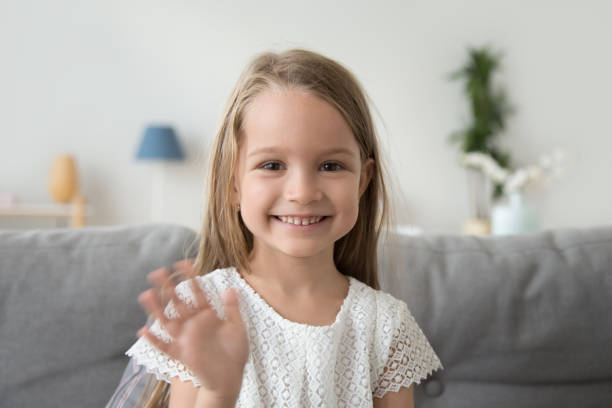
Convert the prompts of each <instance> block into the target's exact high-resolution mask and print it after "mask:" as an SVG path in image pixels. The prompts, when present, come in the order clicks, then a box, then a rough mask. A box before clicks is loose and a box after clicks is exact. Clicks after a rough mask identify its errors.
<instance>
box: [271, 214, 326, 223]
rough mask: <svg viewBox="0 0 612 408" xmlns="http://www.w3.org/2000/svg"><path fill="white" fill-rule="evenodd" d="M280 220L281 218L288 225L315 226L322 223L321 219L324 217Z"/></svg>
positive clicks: (282, 217)
mask: <svg viewBox="0 0 612 408" xmlns="http://www.w3.org/2000/svg"><path fill="white" fill-rule="evenodd" d="M278 218H280V220H281V221H282V222H286V223H289V224H293V225H310V224H315V223H317V222H319V221H321V218H323V217H310V218H300V217H285V216H280V217H278Z"/></svg>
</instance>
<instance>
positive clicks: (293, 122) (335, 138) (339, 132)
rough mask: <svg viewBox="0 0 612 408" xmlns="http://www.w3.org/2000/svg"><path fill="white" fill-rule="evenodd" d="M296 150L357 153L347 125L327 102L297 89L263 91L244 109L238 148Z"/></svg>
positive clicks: (246, 151) (356, 145)
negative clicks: (338, 150)
mask: <svg viewBox="0 0 612 408" xmlns="http://www.w3.org/2000/svg"><path fill="white" fill-rule="evenodd" d="M264 148H267V149H272V148H274V149H276V150H295V151H297V152H301V153H302V154H309V153H317V152H322V151H328V150H331V149H339V148H344V149H345V150H348V151H350V152H352V153H353V154H355V155H357V156H359V145H358V144H357V141H356V140H355V137H354V135H353V132H352V131H351V128H350V126H349V124H348V123H347V122H346V120H345V119H344V117H343V116H342V114H341V113H340V112H339V111H338V110H337V109H336V108H335V107H334V106H332V105H331V104H330V103H328V102H327V101H325V100H323V99H322V98H320V97H319V96H317V95H314V94H312V93H308V92H304V91H301V90H297V89H289V90H287V89H283V90H266V91H264V92H262V93H261V94H259V95H258V96H257V97H255V98H254V99H253V101H251V103H250V105H249V106H248V107H247V108H246V110H245V115H244V121H243V126H242V135H241V149H244V150H245V153H246V154H247V155H248V154H249V153H250V152H253V151H255V150H261V149H264Z"/></svg>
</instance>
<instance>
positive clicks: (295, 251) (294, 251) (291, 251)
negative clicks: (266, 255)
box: [278, 245, 325, 258]
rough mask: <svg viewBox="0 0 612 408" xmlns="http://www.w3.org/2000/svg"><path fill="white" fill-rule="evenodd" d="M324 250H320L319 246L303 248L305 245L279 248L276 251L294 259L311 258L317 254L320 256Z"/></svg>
mask: <svg viewBox="0 0 612 408" xmlns="http://www.w3.org/2000/svg"><path fill="white" fill-rule="evenodd" d="M324 249H325V248H322V247H321V246H318V245H317V246H314V245H313V246H310V245H308V246H305V245H300V246H287V247H281V248H278V250H279V251H280V252H282V253H283V254H285V255H288V256H292V257H294V258H310V257H312V256H316V255H318V254H320V253H321V252H322V251H323V250H324Z"/></svg>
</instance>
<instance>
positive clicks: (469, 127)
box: [449, 46, 514, 235]
mask: <svg viewBox="0 0 612 408" xmlns="http://www.w3.org/2000/svg"><path fill="white" fill-rule="evenodd" d="M501 57H502V56H501V54H499V53H494V52H493V51H491V50H490V48H489V47H487V46H484V47H481V48H470V49H468V59H467V61H466V63H465V64H464V65H463V67H461V68H460V69H459V70H457V71H455V72H453V73H452V74H451V76H450V78H451V79H452V80H461V81H463V85H464V87H463V88H464V93H465V95H466V97H467V99H468V102H469V105H470V108H471V117H470V120H469V122H468V123H467V124H466V125H465V126H464V127H463V128H462V129H459V130H457V131H455V132H453V133H452V134H451V135H450V136H449V142H450V143H451V144H456V145H459V149H460V151H461V153H462V154H466V153H472V152H480V153H483V154H486V155H488V156H490V157H492V158H493V159H494V160H495V162H496V163H497V164H498V165H499V166H500V167H501V168H506V169H509V168H510V167H511V157H510V154H509V153H508V152H505V151H502V150H501V149H500V148H499V147H498V138H499V135H500V134H501V132H502V131H503V130H504V127H505V124H506V118H507V116H508V115H510V114H512V113H513V112H514V108H513V107H512V106H510V105H509V103H508V101H507V98H506V93H505V91H504V90H503V88H501V87H494V86H493V74H494V73H495V72H496V71H497V70H498V69H499V68H500V62H501ZM466 170H467V178H468V187H469V189H468V196H469V199H470V216H469V217H470V218H469V219H468V221H467V222H466V224H465V225H464V232H466V233H472V234H478V235H488V234H490V231H491V221H490V218H491V206H492V201H494V200H496V199H498V198H499V197H501V196H502V194H503V186H502V185H501V184H500V183H498V182H494V181H493V180H491V179H490V178H489V177H488V176H487V175H486V174H485V173H484V172H482V171H481V170H480V169H477V168H474V167H467V168H466ZM492 182H493V183H494V184H493V186H492V187H491V183H492Z"/></svg>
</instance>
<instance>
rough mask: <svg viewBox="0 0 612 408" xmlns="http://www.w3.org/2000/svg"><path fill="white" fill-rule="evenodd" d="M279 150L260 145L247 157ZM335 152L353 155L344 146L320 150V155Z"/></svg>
mask: <svg viewBox="0 0 612 408" xmlns="http://www.w3.org/2000/svg"><path fill="white" fill-rule="evenodd" d="M281 150H282V149H277V148H276V147H262V148H261V149H256V150H253V151H252V152H251V153H249V155H248V156H247V157H251V156H257V155H259V154H263V153H278V152H279V151H281ZM336 153H342V154H346V155H349V156H352V155H353V152H352V151H350V150H349V149H347V148H345V147H334V148H331V149H328V150H325V151H323V152H321V155H328V154H336Z"/></svg>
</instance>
